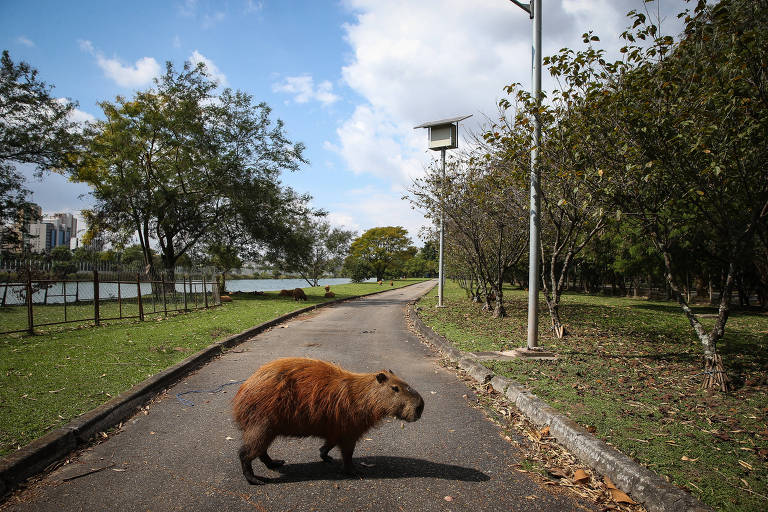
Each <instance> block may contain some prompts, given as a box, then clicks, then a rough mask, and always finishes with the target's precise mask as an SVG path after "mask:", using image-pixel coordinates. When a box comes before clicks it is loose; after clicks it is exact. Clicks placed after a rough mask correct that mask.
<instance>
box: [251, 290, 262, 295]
mask: <svg viewBox="0 0 768 512" xmlns="http://www.w3.org/2000/svg"><path fill="white" fill-rule="evenodd" d="M253 294H254V295H264V292H259V291H256V292H253Z"/></svg>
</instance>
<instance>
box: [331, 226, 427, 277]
mask: <svg viewBox="0 0 768 512" xmlns="http://www.w3.org/2000/svg"><path fill="white" fill-rule="evenodd" d="M414 254H416V248H415V247H413V246H412V245H411V241H410V239H409V238H408V231H406V230H405V229H404V228H403V227H401V226H387V227H379V228H371V229H369V230H368V231H366V232H365V233H363V234H362V235H360V236H359V237H358V238H356V239H355V240H354V241H353V242H352V244H351V245H350V247H349V256H347V258H346V260H345V261H344V267H345V269H346V272H347V274H348V275H350V277H352V279H353V280H355V279H357V280H362V279H366V278H368V277H375V278H376V280H377V281H382V280H383V279H385V278H387V277H396V276H399V275H400V274H401V273H402V268H403V264H404V263H405V262H406V261H407V260H408V259H409V258H410V257H412V256H413V255H414Z"/></svg>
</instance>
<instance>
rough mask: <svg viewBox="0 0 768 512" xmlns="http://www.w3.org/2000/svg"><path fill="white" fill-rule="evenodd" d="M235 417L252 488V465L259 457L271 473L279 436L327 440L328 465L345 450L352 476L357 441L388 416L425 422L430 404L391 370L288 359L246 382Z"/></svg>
mask: <svg viewBox="0 0 768 512" xmlns="http://www.w3.org/2000/svg"><path fill="white" fill-rule="evenodd" d="M233 406H234V407H233V409H234V418H235V422H236V423H237V425H238V427H240V429H241V430H242V431H243V446H242V447H241V448H240V461H241V463H242V468H243V474H244V475H245V477H246V479H247V480H248V481H249V482H251V483H254V484H255V483H263V479H261V478H259V477H256V476H255V475H254V474H253V468H252V467H251V461H252V460H253V459H254V458H256V457H259V458H260V459H261V460H262V462H264V464H266V465H267V467H269V468H275V467H278V466H279V465H281V464H282V461H275V460H272V459H271V458H270V457H269V455H267V449H268V448H269V445H270V444H271V443H272V441H273V440H274V439H275V437H277V436H292V437H306V436H315V437H321V438H323V439H325V444H324V445H323V447H322V448H320V455H321V457H322V458H323V460H326V461H330V460H332V459H331V458H330V457H329V456H328V452H329V451H330V450H331V449H332V448H333V447H334V446H336V445H338V446H339V448H340V449H341V452H342V456H343V459H344V469H345V471H347V472H351V471H352V453H353V452H354V448H355V444H356V443H357V440H358V439H359V438H360V436H362V435H363V434H364V433H365V432H366V431H367V430H368V429H370V428H371V427H373V426H374V425H376V424H377V423H378V422H379V421H381V420H382V419H383V418H384V417H387V416H393V417H396V418H399V419H402V420H405V421H416V420H417V419H419V418H420V417H421V413H422V411H423V409H424V401H423V400H422V398H421V396H420V395H419V394H418V393H417V392H416V391H415V390H413V389H412V388H411V387H410V386H409V385H408V384H407V383H406V382H404V381H403V380H401V379H399V378H398V377H397V376H396V375H394V374H393V373H392V372H391V371H389V370H387V371H381V372H378V373H352V372H348V371H346V370H344V369H342V368H341V367H339V366H337V365H334V364H331V363H328V362H325V361H320V360H316V359H305V358H286V359H278V360H276V361H272V362H271V363H267V364H265V365H264V366H262V367H261V368H259V369H258V370H257V371H256V373H254V374H253V375H252V376H251V377H250V378H249V379H248V380H246V381H245V383H243V385H242V386H241V387H240V389H239V390H238V392H237V395H235V398H234V400H233Z"/></svg>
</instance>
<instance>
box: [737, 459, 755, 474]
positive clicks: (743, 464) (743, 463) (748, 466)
mask: <svg viewBox="0 0 768 512" xmlns="http://www.w3.org/2000/svg"><path fill="white" fill-rule="evenodd" d="M739 464H740V465H742V466H743V467H745V468H747V469H748V470H750V471H752V466H750V465H749V464H747V463H746V462H744V461H743V460H741V459H739Z"/></svg>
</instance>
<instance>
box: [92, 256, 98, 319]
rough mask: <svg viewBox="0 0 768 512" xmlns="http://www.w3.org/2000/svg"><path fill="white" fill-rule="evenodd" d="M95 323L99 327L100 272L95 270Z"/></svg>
mask: <svg viewBox="0 0 768 512" xmlns="http://www.w3.org/2000/svg"><path fill="white" fill-rule="evenodd" d="M93 321H94V322H95V323H96V325H99V271H98V270H96V269H94V270H93Z"/></svg>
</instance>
